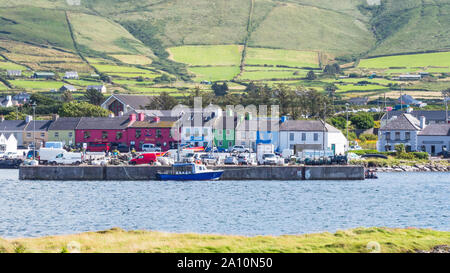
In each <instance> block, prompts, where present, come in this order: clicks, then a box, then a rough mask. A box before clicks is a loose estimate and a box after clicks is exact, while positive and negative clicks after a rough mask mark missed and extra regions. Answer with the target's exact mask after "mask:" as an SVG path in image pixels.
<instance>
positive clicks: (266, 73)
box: [239, 70, 307, 81]
mask: <svg viewBox="0 0 450 273" xmlns="http://www.w3.org/2000/svg"><path fill="white" fill-rule="evenodd" d="M306 73H307V72H306V71H302V70H282V71H277V70H274V71H271V70H261V71H244V73H242V75H241V76H240V77H239V79H240V80H253V81H256V80H270V79H299V78H304V77H305V76H306Z"/></svg>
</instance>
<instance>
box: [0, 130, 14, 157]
mask: <svg viewBox="0 0 450 273" xmlns="http://www.w3.org/2000/svg"><path fill="white" fill-rule="evenodd" d="M9 152H12V153H15V152H17V139H16V138H15V137H14V134H3V133H1V134H0V153H9Z"/></svg>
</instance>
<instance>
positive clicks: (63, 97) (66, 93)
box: [61, 90, 73, 102]
mask: <svg viewBox="0 0 450 273" xmlns="http://www.w3.org/2000/svg"><path fill="white" fill-rule="evenodd" d="M61 100H62V101H63V102H71V101H73V96H72V92H70V91H69V90H66V91H64V93H62V95H61Z"/></svg>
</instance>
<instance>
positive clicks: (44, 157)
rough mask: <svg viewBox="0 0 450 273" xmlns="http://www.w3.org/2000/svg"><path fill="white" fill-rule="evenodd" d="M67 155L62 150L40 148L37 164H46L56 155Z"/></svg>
mask: <svg viewBox="0 0 450 273" xmlns="http://www.w3.org/2000/svg"><path fill="white" fill-rule="evenodd" d="M63 153H67V151H66V150H64V149H58V148H40V149H39V164H48V163H50V161H52V160H54V159H55V158H56V156H57V155H59V154H63Z"/></svg>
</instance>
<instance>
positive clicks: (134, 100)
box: [112, 94, 153, 110]
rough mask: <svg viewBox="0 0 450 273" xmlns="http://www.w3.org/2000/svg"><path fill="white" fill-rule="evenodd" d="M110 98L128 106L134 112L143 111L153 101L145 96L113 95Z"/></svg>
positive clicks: (150, 97) (151, 97)
mask: <svg viewBox="0 0 450 273" xmlns="http://www.w3.org/2000/svg"><path fill="white" fill-rule="evenodd" d="M112 96H113V97H115V98H116V99H118V100H119V101H120V102H122V103H123V104H125V105H128V106H130V107H131V108H133V109H135V110H138V109H144V108H145V106H146V105H148V104H149V103H150V102H151V101H152V99H153V96H145V95H122V94H114V95H112Z"/></svg>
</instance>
